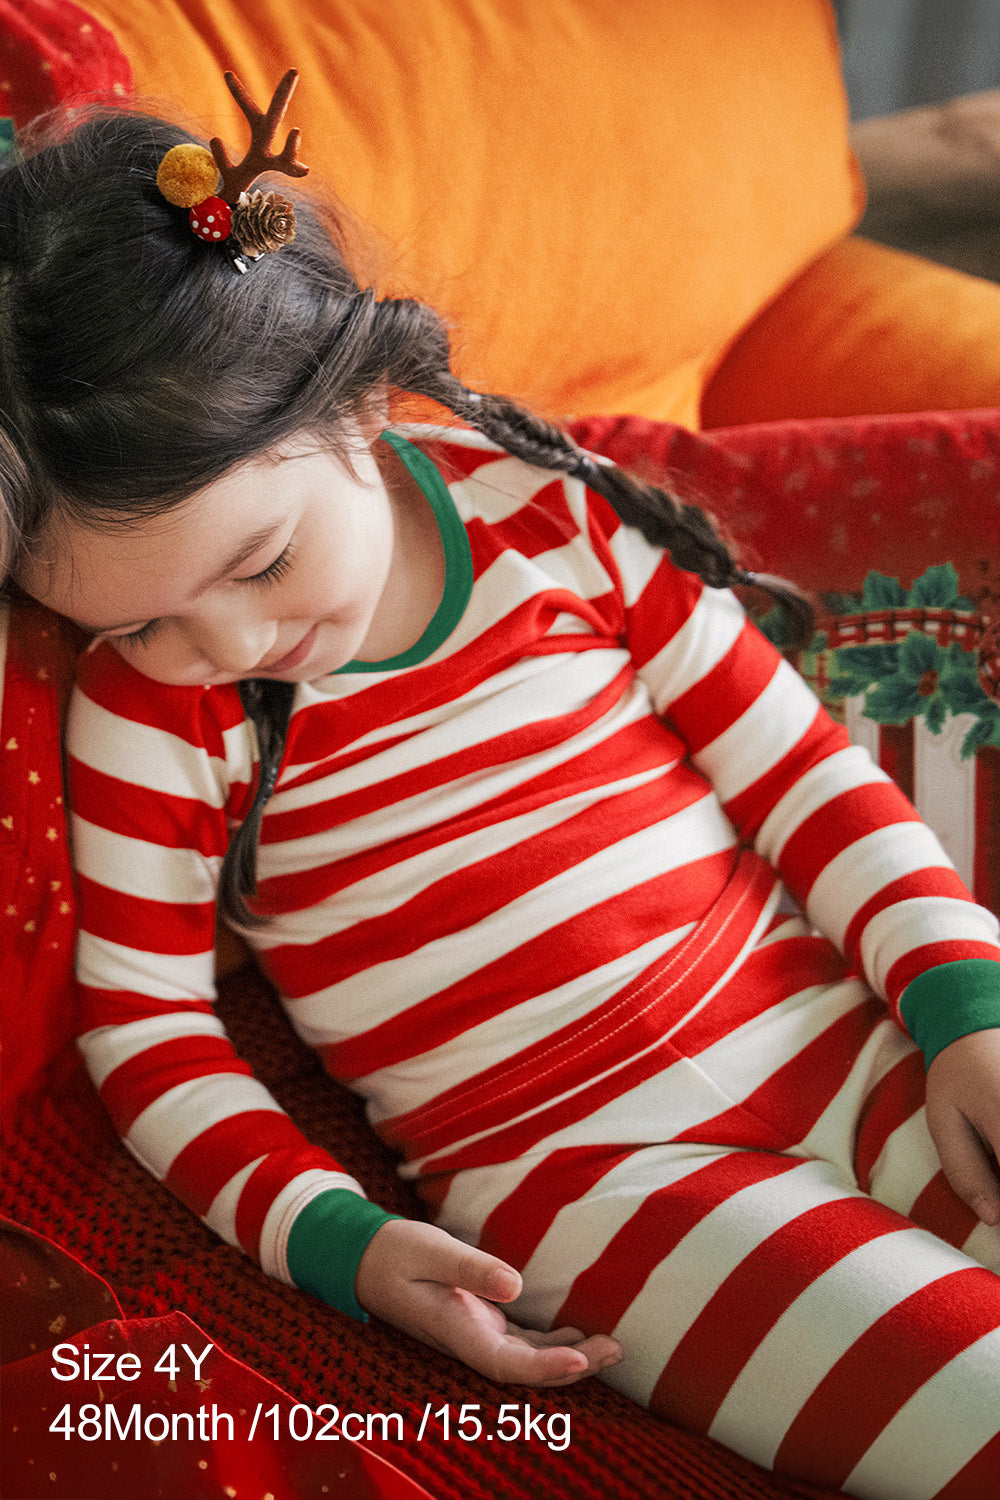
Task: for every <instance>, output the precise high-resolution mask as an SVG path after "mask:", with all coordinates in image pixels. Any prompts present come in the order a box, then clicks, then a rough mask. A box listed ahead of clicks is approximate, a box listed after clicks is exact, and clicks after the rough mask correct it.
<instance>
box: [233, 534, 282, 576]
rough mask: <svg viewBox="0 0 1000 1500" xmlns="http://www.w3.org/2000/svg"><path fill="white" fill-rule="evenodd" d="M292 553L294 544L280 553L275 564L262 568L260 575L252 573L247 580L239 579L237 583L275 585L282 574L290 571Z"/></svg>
mask: <svg viewBox="0 0 1000 1500" xmlns="http://www.w3.org/2000/svg"><path fill="white" fill-rule="evenodd" d="M292 551H293V548H292V544H291V542H289V544H288V546H287V547H286V548H285V550H284V551H283V552H281V553H279V555H278V556H277V557H276V558H275V559H274V562H273V563H268V565H267V567H266V568H262V569H261V571H260V572H259V573H251V574H249V576H248V577H246V578H237V579H236V580H235V582H236V583H274V582H275V580H276V579H278V578H280V577H281V576H282V574H284V573H287V571H288V569H289V568H290V567H291V565H292Z"/></svg>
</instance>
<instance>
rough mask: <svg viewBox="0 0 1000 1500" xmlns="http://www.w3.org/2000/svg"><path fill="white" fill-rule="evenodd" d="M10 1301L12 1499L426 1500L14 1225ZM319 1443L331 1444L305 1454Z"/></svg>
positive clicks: (7, 1269) (358, 1447)
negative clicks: (130, 1309) (129, 1314)
mask: <svg viewBox="0 0 1000 1500" xmlns="http://www.w3.org/2000/svg"><path fill="white" fill-rule="evenodd" d="M0 1288H2V1291H3V1297H2V1300H0V1307H2V1309H3V1312H2V1314H0V1329H2V1334H3V1339H2V1343H3V1349H4V1365H3V1368H2V1370H0V1383H2V1391H3V1405H2V1412H0V1487H2V1492H3V1494H5V1495H9V1496H15V1495H16V1496H17V1497H18V1500H34V1497H36V1496H38V1497H41V1496H45V1497H46V1500H90V1497H93V1496H96V1495H100V1496H101V1500H134V1497H135V1496H136V1495H138V1494H142V1495H144V1496H148V1497H149V1500H176V1497H177V1496H178V1495H184V1496H186V1497H190V1500H226V1497H232V1496H234V1495H239V1494H250V1493H252V1494H264V1493H269V1494H270V1495H271V1496H272V1497H273V1500H321V1497H323V1496H326V1495H331V1496H338V1495H339V1496H341V1497H342V1500H430V1497H429V1496H428V1494H427V1491H426V1490H424V1489H423V1488H422V1487H421V1486H419V1485H417V1484H416V1483H414V1481H413V1480H410V1479H407V1478H406V1477H405V1476H404V1475H403V1474H401V1473H400V1472H399V1471H398V1470H397V1469H396V1468H395V1467H394V1466H392V1465H390V1464H389V1463H387V1462H386V1460H385V1459H382V1458H379V1457H378V1456H377V1455H375V1454H373V1453H370V1452H368V1451H367V1450H366V1448H365V1446H364V1445H363V1444H362V1443H360V1442H357V1441H351V1440H348V1439H346V1438H339V1437H335V1436H334V1434H335V1433H336V1430H337V1429H336V1426H335V1418H334V1417H333V1415H332V1412H331V1411H329V1410H327V1411H325V1412H323V1414H322V1416H319V1415H317V1417H316V1418H315V1419H313V1418H311V1417H310V1415H309V1414H308V1413H306V1412H305V1411H302V1410H298V1411H296V1410H295V1403H294V1402H292V1401H291V1399H290V1398H289V1397H288V1396H286V1395H285V1393H284V1392H283V1391H281V1390H280V1389H279V1388H278V1387H277V1386H275V1385H272V1384H271V1382H270V1381H267V1380H264V1379H263V1378H262V1377H261V1376H260V1375H257V1374H255V1373H254V1372H253V1371H252V1370H250V1369H248V1368H247V1366H246V1365H243V1364H241V1363H240V1362H239V1361H238V1360H235V1359H233V1358H232V1357H231V1356H230V1355H229V1354H227V1353H226V1352H225V1350H224V1349H221V1348H219V1347H218V1346H217V1345H215V1344H214V1343H213V1341H212V1340H211V1339H209V1338H208V1336H207V1335H206V1334H205V1333H204V1332H203V1330H202V1329H200V1328H199V1327H198V1326H197V1324H195V1323H192V1322H191V1320H190V1318H187V1317H185V1316H184V1315H183V1314H182V1313H169V1314H167V1315H166V1316H165V1317H156V1318H145V1319H138V1318H133V1319H123V1318H122V1317H121V1308H120V1307H119V1306H118V1304H117V1302H116V1301H115V1298H114V1296H113V1294H112V1292H111V1290H110V1288H109V1287H108V1286H107V1285H106V1284H105V1283H104V1282H103V1281H102V1280H101V1279H100V1278H99V1277H97V1276H95V1275H94V1273H93V1272H90V1271H87V1270H86V1268H85V1267H83V1266H82V1265H80V1263H79V1262H78V1261H76V1260H74V1259H73V1258H72V1257H71V1256H69V1255H67V1254H66V1253H65V1252H64V1251H62V1250H60V1249H59V1248H58V1247H57V1246H55V1245H53V1244H51V1243H50V1242H49V1241H47V1240H45V1239H43V1238H42V1237H40V1236H38V1235H35V1234H32V1233H30V1232H29V1231H28V1230H25V1229H23V1228H20V1227H19V1226H17V1225H14V1224H11V1223H9V1222H7V1221H3V1220H0ZM91 1317H93V1318H94V1319H95V1321H94V1323H93V1324H91V1323H90V1322H89V1321H88V1320H89V1319H90V1318H91ZM109 1355H110V1356H111V1358H110V1359H108V1358H107V1357H106V1356H109ZM123 1356H124V1359H123ZM158 1366H159V1368H157V1367H158ZM70 1377H72V1378H70ZM136 1407H138V1409H139V1412H138V1417H135V1416H133V1411H134V1408H136ZM109 1408H113V1409H114V1413H115V1416H114V1418H113V1419H111V1418H110V1417H109V1416H108V1415H107V1413H108V1409H109ZM258 1411H259V1413H260V1416H259V1419H258V1422H257V1428H256V1432H255V1434H254V1437H253V1439H252V1441H251V1439H250V1435H249V1434H250V1430H251V1427H252V1424H253V1421H254V1416H255V1414H256V1413H257V1412H258ZM130 1423H131V1424H132V1425H130ZM105 1424H107V1425H105ZM355 1426H356V1424H354V1423H351V1424H349V1426H348V1431H349V1432H350V1431H351V1430H352V1429H353V1428H354V1427H355ZM53 1427H55V1430H54V1431H53ZM310 1430H315V1431H316V1432H319V1431H323V1432H324V1434H325V1436H324V1438H323V1439H322V1440H320V1439H317V1440H315V1441H308V1440H302V1439H303V1437H304V1434H306V1433H307V1432H309V1431H310ZM122 1431H124V1432H125V1433H126V1434H127V1436H125V1437H122V1436H120V1433H121V1432H122ZM163 1433H166V1434H167V1436H166V1437H162V1436H161V1434H163ZM175 1434H176V1435H175ZM297 1435H298V1436H297ZM334 1444H335V1446H334Z"/></svg>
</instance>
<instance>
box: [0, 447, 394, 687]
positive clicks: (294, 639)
mask: <svg viewBox="0 0 1000 1500" xmlns="http://www.w3.org/2000/svg"><path fill="white" fill-rule="evenodd" d="M352 461H353V466H354V469H355V473H354V474H352V473H351V472H350V471H349V470H348V469H347V468H346V467H345V466H344V465H343V464H342V463H341V462H340V461H339V460H338V459H336V458H335V457H333V456H332V454H330V453H328V452H324V451H322V450H318V449H317V448H316V446H315V444H309V445H307V444H306V443H305V442H299V443H298V444H294V445H289V446H288V447H287V448H282V450H281V451H280V454H278V455H270V454H269V455H266V456H265V457H263V458H260V459H256V460H254V461H253V462H252V463H249V464H247V465H245V466H243V467H241V468H239V469H236V470H233V471H231V472H230V473H229V474H227V475H225V476H224V477H223V478H222V479H220V480H217V481H216V482H215V483H213V484H210V485H208V486H207V487H206V488H205V489H203V490H200V491H199V492H198V493H197V494H196V495H194V496H193V497H192V498H191V499H190V500H187V501H185V502H184V503H183V504H181V505H178V506H177V507H175V508H174V509H173V510H170V511H168V512H166V513H164V514H163V515H159V516H155V517H152V518H150V519H148V520H142V521H134V522H120V523H118V524H117V525H113V524H112V525H110V526H107V527H105V528H103V529H101V530H98V529H95V528H93V527H89V526H83V525H81V524H79V523H78V522H71V521H67V520H65V519H63V518H59V519H57V520H54V521H53V522H52V523H50V526H49V528H48V530H47V531H46V532H44V533H43V535H42V538H41V545H40V547H39V548H38V549H37V552H36V557H35V560H34V561H33V562H32V564H31V565H30V567H29V569H28V570H27V572H26V574H25V576H24V577H23V578H22V579H21V580H20V581H21V583H22V585H23V587H24V588H25V589H26V590H27V592H28V593H30V594H32V595H33V596H34V597H35V598H36V599H39V600H41V602H42V603H43V604H47V605H48V606H49V607H50V608H52V609H54V610H56V611H57V612H58V613H59V614H63V615H66V616H68V617H69V618H70V619H72V620H75V621H76V622H77V623H78V624H80V625H82V626H83V627H84V629H86V630H88V631H91V632H93V633H94V634H96V635H98V636H101V637H103V638H104V639H106V640H108V641H110V642H111V644H112V645H113V646H114V647H115V648H116V650H118V651H120V652H121V654H122V656H124V657H125V659H126V660H127V661H129V662H131V663H132V665H133V666H135V667H136V668H137V669H138V670H139V671H140V672H142V673H144V674H145V675H146V676H147V677H152V678H154V679H155V680H156V681H157V682H165V683H171V684H175V685H182V686H189V685H194V684H202V683H205V684H208V683H222V682H235V681H237V680H238V679H240V678H243V677H273V678H276V679H278V680H280V681H283V682H303V681H307V680H309V679H310V678H315V677H320V676H322V675H324V674H325V673H327V672H332V671H334V670H335V669H336V668H338V667H341V666H343V665H344V664H345V663H346V662H348V661H351V660H352V659H354V658H356V657H360V658H361V659H364V656H365V641H366V638H367V637H368V635H369V633H370V632H371V630H372V622H373V620H374V619H375V617H376V615H377V613H378V609H379V604H380V601H382V599H383V595H384V594H385V593H386V582H387V579H388V576H389V571H390V567H391V565H392V561H393V550H394V513H393V512H394V507H393V502H392V500H391V499H390V496H389V493H388V491H387V489H386V486H385V484H384V483H383V479H382V475H381V472H380V470H379V466H378V463H377V462H376V459H375V457H374V454H373V452H372V451H371V449H369V448H368V447H366V446H363V445H361V444H360V442H359V445H358V448H357V454H356V456H352ZM374 656H375V659H379V658H378V655H377V653H375V654H374Z"/></svg>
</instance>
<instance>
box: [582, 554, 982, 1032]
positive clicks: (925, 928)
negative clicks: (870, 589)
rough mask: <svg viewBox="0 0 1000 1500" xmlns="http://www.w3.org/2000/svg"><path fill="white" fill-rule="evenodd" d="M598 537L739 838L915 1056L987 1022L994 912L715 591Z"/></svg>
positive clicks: (649, 668) (682, 727)
mask: <svg viewBox="0 0 1000 1500" xmlns="http://www.w3.org/2000/svg"><path fill="white" fill-rule="evenodd" d="M610 545H611V549H612V551H613V555H614V557H615V560H616V563H617V566H618V567H619V568H620V570H621V577H622V588H623V591H624V594H625V598H626V605H627V616H628V624H627V630H628V638H629V641H630V645H631V650H632V655H633V660H634V661H635V662H636V665H637V667H638V668H639V671H640V675H641V676H642V677H643V678H644V680H645V681H646V683H647V684H648V686H649V689H650V692H651V695H652V698H653V702H654V705H655V707H656V709H657V710H658V712H660V713H661V714H663V715H665V716H666V717H667V718H668V719H669V721H670V722H671V723H672V724H673V725H674V726H675V727H676V729H677V731H678V733H679V734H680V735H681V737H682V738H683V740H684V742H685V744H686V746H687V748H688V752H689V755H690V757H691V759H692V761H693V763H694V765H695V766H696V767H697V768H698V769H699V770H700V771H702V772H703V774H704V775H705V776H706V777H707V778H708V779H709V780H710V781H711V783H712V785H713V787H714V789H715V792H716V795H717V796H718V798H719V800H720V802H721V804H722V807H723V809H724V811H725V812H726V814H727V816H728V817H729V818H730V819H731V821H732V822H733V824H734V826H735V827H736V829H737V830H738V832H739V834H740V836H741V837H742V838H743V839H744V840H746V841H747V842H752V843H753V844H754V845H755V847H756V848H757V849H758V851H759V852H760V853H761V854H762V855H763V856H764V857H765V858H766V859H768V860H769V861H770V862H771V863H772V864H773V865H774V866H775V867H776V868H777V869H778V871H779V873H780V874H781V876H782V878H783V880H784V881H785V884H786V885H787V887H788V888H789V890H790V891H791V892H792V894H793V895H794V896H795V897H796V899H797V900H798V901H799V902H800V903H801V904H802V906H803V909H804V910H805V911H806V913H807V915H808V916H809V918H810V920H811V921H812V922H813V923H814V924H815V925H816V926H817V927H818V928H819V929H820V930H821V931H822V932H824V933H825V934H826V936H827V937H829V938H830V939H831V941H832V942H834V943H835V944H836V946H837V947H839V948H840V949H841V950H842V951H843V952H844V953H846V954H847V956H848V957H849V958H850V960H851V961H852V963H854V964H855V965H856V966H857V967H858V968H859V969H860V970H861V971H862V972H863V973H864V974H865V976H866V978H867V979H868V981H869V983H870V984H871V985H872V987H873V989H875V991H876V992H877V993H878V994H880V995H881V996H882V997H883V998H884V999H886V1000H887V1001H888V1003H889V1005H890V1007H891V1009H892V1012H893V1014H894V1016H895V1017H896V1020H897V1021H898V1022H899V1023H900V1024H903V1025H906V1026H907V1027H908V1029H910V1030H911V1032H913V1033H914V1034H915V1035H918V1040H920V1042H921V1045H922V1046H924V1048H925V1051H928V1049H930V1051H931V1053H933V1051H936V1050H940V1047H941V1046H942V1045H946V1044H947V1042H948V1041H950V1040H953V1039H954V1037H956V1036H959V1035H962V1034H963V1032H964V1031H967V1030H978V1029H980V1028H981V1027H982V1026H984V1025H997V1024H1000V944H998V939H997V928H998V924H997V921H996V918H995V917H994V916H993V914H992V913H991V912H989V911H987V910H985V909H984V908H983V907H981V906H978V905H977V904H976V903H975V902H974V901H973V899H972V897H971V895H970V894H969V892H968V890H967V889H966V888H965V886H964V885H963V884H962V882H961V880H960V879H959V877H958V875H957V874H956V872H955V870H954V868H953V866H952V865H951V863H950V861H949V860H948V858H947V856H946V855H945V853H944V850H943V849H942V847H941V844H940V842H939V841H938V839H937V838H936V836H935V835H934V834H933V833H932V831H931V830H930V829H929V828H928V827H927V826H926V824H924V823H923V822H922V821H921V820H920V818H919V816H918V814H917V812H916V811H915V809H914V808H913V807H912V805H911V804H910V803H909V801H908V800H907V798H906V797H905V796H904V795H903V794H902V792H900V791H899V789H898V788H897V787H896V786H895V784H894V783H893V782H892V781H891V780H890V778H889V777H888V776H886V774H885V773H884V772H883V771H882V770H881V769H880V768H879V767H877V766H876V765H875V764H874V763H873V762H872V760H871V758H870V756H869V755H868V753H867V752H866V751H865V750H864V749H862V748H859V747H857V746H852V745H851V744H850V743H849V741H848V737H847V734H846V732H845V730H844V729H843V728H842V727H841V726H840V725H838V724H836V723H835V722H834V721H833V720H832V719H831V718H830V716H829V715H828V714H827V712H826V710H825V709H824V708H823V707H822V705H821V704H820V703H819V701H818V700H817V698H816V697H815V695H814V694H813V692H812V691H811V689H810V688H809V687H808V685H807V684H806V683H805V682H804V681H803V680H802V678H801V677H800V676H799V674H798V673H797V672H796V671H795V670H794V668H793V667H791V666H790V665H789V664H788V662H786V661H785V660H784V659H783V658H782V656H781V655H780V653H779V652H777V651H776V650H775V649H774V648H773V647H772V645H771V644H770V643H769V642H768V641H767V640H766V639H765V638H764V637H763V636H762V635H761V634H760V632H759V631H758V630H757V629H756V628H755V627H754V626H753V625H752V624H751V623H750V622H749V621H748V620H747V619H746V616H745V614H744V611H743V610H742V608H741V606H740V605H739V603H738V602H737V600H736V599H735V598H734V597H733V596H732V595H731V594H730V593H728V592H727V591H723V590H716V589H710V588H707V587H705V586H704V585H702V584H701V583H700V581H699V580H698V579H697V578H695V577H693V576H692V575H690V574H681V573H679V572H678V571H677V570H676V569H675V568H673V566H672V565H671V564H670V562H669V560H668V559H665V558H663V557H661V555H660V554H659V553H657V552H655V551H654V550H653V549H651V548H649V547H648V546H647V545H646V544H645V543H644V542H643V541H642V539H641V538H640V537H638V536H637V535H636V533H635V532H634V531H628V530H626V529H625V528H624V527H621V528H618V529H617V530H614V531H613V533H612V535H611V542H610ZM932 973H933V974H935V975H936V976H937V977H938V979H939V980H940V981H941V982H940V983H938V982H935V981H932V980H931V979H930V978H929V977H928V976H930V975H931V974H932ZM916 981H920V982H919V984H917V985H916V988H915V989H913V990H912V991H911V994H910V996H909V1000H908V1001H904V998H903V997H904V994H905V992H906V991H907V990H908V987H910V986H911V985H914V983H915V982H916ZM927 1007H930V1008H931V1009H932V1010H933V1011H934V1018H933V1019H929V1018H928V1017H927V1016H926V1015H925V1011H926V1009H927ZM946 1011H950V1014H948V1013H944V1012H946ZM918 1013H919V1014H918Z"/></svg>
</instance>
